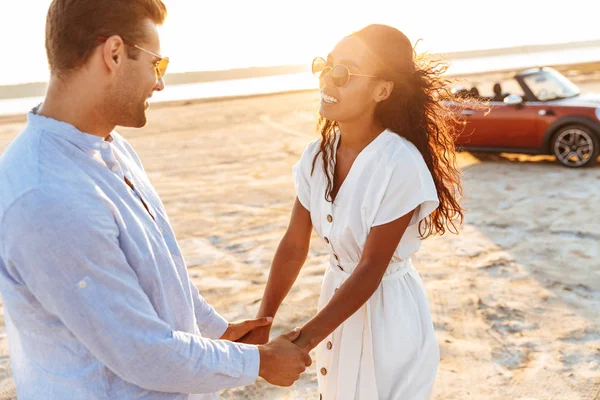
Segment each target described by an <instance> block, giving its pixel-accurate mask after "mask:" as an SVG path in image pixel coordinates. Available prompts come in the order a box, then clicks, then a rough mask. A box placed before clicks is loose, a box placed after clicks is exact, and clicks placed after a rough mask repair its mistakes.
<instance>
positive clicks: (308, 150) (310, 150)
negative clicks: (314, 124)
mask: <svg viewBox="0 0 600 400" xmlns="http://www.w3.org/2000/svg"><path fill="white" fill-rule="evenodd" d="M320 149H321V139H320V138H319V139H315V140H313V141H311V142H309V143H308V144H307V145H306V146H305V147H304V150H303V151H302V155H301V156H300V161H301V162H303V163H308V162H310V163H312V160H313V159H314V158H315V156H316V155H317V153H318V152H319V150H320Z"/></svg>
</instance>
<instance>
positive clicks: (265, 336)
mask: <svg viewBox="0 0 600 400" xmlns="http://www.w3.org/2000/svg"><path fill="white" fill-rule="evenodd" d="M270 333H271V325H266V326H259V327H258V328H254V329H252V330H251V331H250V332H248V333H247V334H246V335H245V336H244V337H242V338H240V339H239V340H238V342H240V343H247V344H266V343H267V342H268V341H269V335H270Z"/></svg>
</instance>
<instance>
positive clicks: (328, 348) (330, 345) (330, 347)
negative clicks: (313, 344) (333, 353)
mask: <svg viewBox="0 0 600 400" xmlns="http://www.w3.org/2000/svg"><path fill="white" fill-rule="evenodd" d="M332 348H333V343H331V342H327V350H331V349H332Z"/></svg>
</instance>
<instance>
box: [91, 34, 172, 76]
mask: <svg viewBox="0 0 600 400" xmlns="http://www.w3.org/2000/svg"><path fill="white" fill-rule="evenodd" d="M98 40H99V41H101V42H106V41H107V40H108V38H107V37H106V36H98ZM121 40H123V43H125V44H126V45H128V46H131V47H135V48H136V49H138V50H141V51H143V52H146V53H148V54H150V55H153V56H154V57H156V58H158V61H156V62H154V72H155V73H156V79H161V78H162V77H163V76H165V72H167V67H168V66H169V57H163V56H161V55H160V54H156V53H154V52H152V51H150V50H146V49H144V48H143V47H140V46H138V45H137V44H134V43H131V42H129V41H127V40H125V39H123V38H121Z"/></svg>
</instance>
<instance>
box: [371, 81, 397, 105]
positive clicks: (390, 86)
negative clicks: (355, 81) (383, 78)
mask: <svg viewBox="0 0 600 400" xmlns="http://www.w3.org/2000/svg"><path fill="white" fill-rule="evenodd" d="M393 90H394V82H392V81H388V82H381V83H379V84H378V85H377V88H376V89H375V102H376V103H380V102H382V101H384V100H387V99H388V97H390V96H391V94H392V91H393Z"/></svg>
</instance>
